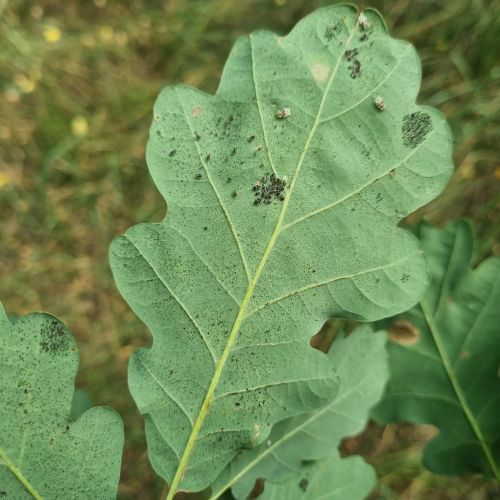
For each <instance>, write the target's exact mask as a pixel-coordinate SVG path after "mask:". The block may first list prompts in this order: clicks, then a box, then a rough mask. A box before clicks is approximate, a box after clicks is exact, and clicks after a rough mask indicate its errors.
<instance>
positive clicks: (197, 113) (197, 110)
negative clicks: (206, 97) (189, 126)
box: [191, 106, 205, 117]
mask: <svg viewBox="0 0 500 500" xmlns="http://www.w3.org/2000/svg"><path fill="white" fill-rule="evenodd" d="M204 112H205V110H204V109H203V107H202V106H196V107H195V108H193V111H191V116H194V117H196V116H201V115H202V114H203V113H204Z"/></svg>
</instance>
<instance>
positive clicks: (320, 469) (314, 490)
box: [259, 450, 376, 500]
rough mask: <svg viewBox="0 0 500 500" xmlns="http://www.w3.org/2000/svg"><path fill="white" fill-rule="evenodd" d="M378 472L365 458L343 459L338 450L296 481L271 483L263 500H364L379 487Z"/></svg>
mask: <svg viewBox="0 0 500 500" xmlns="http://www.w3.org/2000/svg"><path fill="white" fill-rule="evenodd" d="M375 479H376V477H375V471H374V470H373V469H372V467H370V466H369V465H367V464H366V463H365V462H364V461H363V459H362V458H361V457H350V458H344V459H341V458H340V456H339V453H338V451H337V450H334V451H332V452H330V454H329V456H328V457H327V458H325V459H324V460H321V461H320V462H315V463H312V464H307V465H303V466H302V469H301V471H300V472H299V473H298V474H297V475H296V477H294V478H293V479H289V480H288V481H285V482H283V483H278V484H272V483H267V485H266V488H265V489H264V493H263V494H262V495H261V496H259V498H260V499H261V500H291V499H293V500H319V499H323V498H328V500H346V499H349V500H361V499H363V498H366V496H367V495H368V494H369V493H370V491H371V490H372V489H373V487H374V486H375Z"/></svg>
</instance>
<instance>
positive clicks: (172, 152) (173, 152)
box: [168, 149, 177, 156]
mask: <svg viewBox="0 0 500 500" xmlns="http://www.w3.org/2000/svg"><path fill="white" fill-rule="evenodd" d="M175 153H177V149H172V151H170V153H168V156H174V155H175Z"/></svg>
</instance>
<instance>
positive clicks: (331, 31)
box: [323, 22, 342, 42]
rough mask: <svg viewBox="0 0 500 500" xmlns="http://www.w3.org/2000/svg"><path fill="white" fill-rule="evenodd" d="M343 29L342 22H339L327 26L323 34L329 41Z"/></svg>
mask: <svg viewBox="0 0 500 500" xmlns="http://www.w3.org/2000/svg"><path fill="white" fill-rule="evenodd" d="M341 31H342V24H341V23H340V22H338V23H337V24H335V25H333V26H327V27H326V29H325V34H324V35H323V36H324V37H325V39H326V40H327V41H328V42H331V41H332V40H333V39H334V38H335V37H336V36H337V35H339V34H340V32H341Z"/></svg>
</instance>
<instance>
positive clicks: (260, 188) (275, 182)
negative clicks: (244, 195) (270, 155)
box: [252, 174, 286, 205]
mask: <svg viewBox="0 0 500 500" xmlns="http://www.w3.org/2000/svg"><path fill="white" fill-rule="evenodd" d="M285 188H286V179H280V178H279V177H278V176H277V175H275V174H266V175H265V176H264V177H262V178H261V179H259V180H258V181H257V182H256V183H255V184H254V185H253V188H252V190H253V191H254V193H255V201H254V205H260V204H261V203H264V204H265V205H269V204H270V203H271V202H272V201H273V200H280V201H283V200H284V199H285V195H284V191H285Z"/></svg>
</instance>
